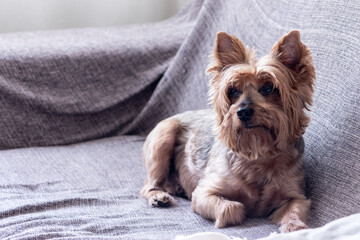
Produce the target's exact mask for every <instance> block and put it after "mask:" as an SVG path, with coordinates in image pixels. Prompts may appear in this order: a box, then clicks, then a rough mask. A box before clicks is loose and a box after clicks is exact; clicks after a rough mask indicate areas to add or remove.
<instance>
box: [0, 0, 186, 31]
mask: <svg viewBox="0 0 360 240" xmlns="http://www.w3.org/2000/svg"><path fill="white" fill-rule="evenodd" d="M188 1H189V0H0V32H17V31H34V30H47V29H63V28H78V27H102V26H116V25H121V24H130V23H143V22H152V21H160V20H163V19H166V18H168V17H170V16H172V15H174V14H175V13H176V12H177V11H178V10H179V9H180V8H181V7H182V6H183V5H185V4H186V3H187V2H188Z"/></svg>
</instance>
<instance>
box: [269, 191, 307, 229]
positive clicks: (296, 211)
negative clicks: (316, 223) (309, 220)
mask: <svg viewBox="0 0 360 240" xmlns="http://www.w3.org/2000/svg"><path fill="white" fill-rule="evenodd" d="M310 203H311V202H310V200H308V199H305V198H304V199H292V200H290V201H289V202H287V203H286V204H284V205H283V206H281V207H280V208H279V209H277V210H276V211H275V212H274V213H273V214H272V215H271V216H270V219H271V220H272V221H273V222H274V223H276V224H278V225H279V226H280V231H281V232H282V233H284V232H292V231H296V230H301V229H306V228H308V226H307V225H306V223H305V221H306V216H307V213H308V211H309V208H310Z"/></svg>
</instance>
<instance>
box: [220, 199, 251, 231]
mask: <svg viewBox="0 0 360 240" xmlns="http://www.w3.org/2000/svg"><path fill="white" fill-rule="evenodd" d="M244 219H245V210H244V205H242V204H241V203H240V202H235V201H224V202H223V203H222V204H221V206H220V208H219V210H218V212H217V216H216V222H215V227H217V228H223V227H226V226H230V225H239V224H241V223H242V222H243V221H244Z"/></svg>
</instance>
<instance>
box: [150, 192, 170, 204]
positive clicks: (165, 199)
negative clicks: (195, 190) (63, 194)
mask: <svg viewBox="0 0 360 240" xmlns="http://www.w3.org/2000/svg"><path fill="white" fill-rule="evenodd" d="M173 203H174V199H173V198H172V197H171V196H170V194H168V193H166V192H160V191H159V192H157V193H156V194H155V195H153V196H152V197H151V198H150V199H149V204H150V206H153V207H168V206H170V205H172V204H173Z"/></svg>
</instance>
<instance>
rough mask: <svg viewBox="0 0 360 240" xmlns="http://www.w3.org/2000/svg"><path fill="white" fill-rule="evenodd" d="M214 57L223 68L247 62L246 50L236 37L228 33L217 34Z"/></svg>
mask: <svg viewBox="0 0 360 240" xmlns="http://www.w3.org/2000/svg"><path fill="white" fill-rule="evenodd" d="M214 57H215V59H216V61H217V63H218V65H220V66H221V67H222V68H224V67H226V66H228V65H233V64H241V63H244V62H246V48H245V46H244V44H243V43H242V42H241V41H240V40H239V39H237V38H236V37H235V36H231V35H229V34H227V33H226V32H218V33H217V34H216V44H215V50H214Z"/></svg>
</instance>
